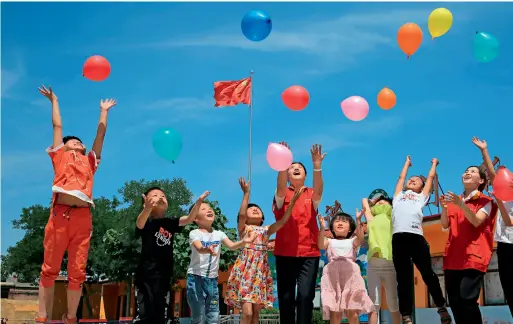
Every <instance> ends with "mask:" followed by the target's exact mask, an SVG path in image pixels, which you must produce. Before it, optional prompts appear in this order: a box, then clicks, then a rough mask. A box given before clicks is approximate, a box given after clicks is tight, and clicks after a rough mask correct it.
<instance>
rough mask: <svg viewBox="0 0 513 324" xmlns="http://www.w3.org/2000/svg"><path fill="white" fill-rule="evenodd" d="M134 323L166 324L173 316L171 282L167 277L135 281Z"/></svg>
mask: <svg viewBox="0 0 513 324" xmlns="http://www.w3.org/2000/svg"><path fill="white" fill-rule="evenodd" d="M135 303H136V311H135V317H134V320H133V321H132V323H134V324H136V323H137V324H168V323H171V320H172V318H173V316H172V313H171V312H172V309H171V305H170V303H171V284H170V280H167V279H146V280H136V281H135Z"/></svg>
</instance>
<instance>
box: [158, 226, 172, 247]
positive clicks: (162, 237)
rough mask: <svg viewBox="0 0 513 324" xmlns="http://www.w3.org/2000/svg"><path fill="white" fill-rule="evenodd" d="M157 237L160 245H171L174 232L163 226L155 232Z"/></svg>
mask: <svg viewBox="0 0 513 324" xmlns="http://www.w3.org/2000/svg"><path fill="white" fill-rule="evenodd" d="M155 237H156V238H157V245H158V246H166V245H171V240H172V237H173V233H171V232H169V231H167V230H165V229H164V228H162V227H161V228H160V230H159V231H158V232H156V233H155Z"/></svg>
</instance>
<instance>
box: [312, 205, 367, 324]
mask: <svg viewBox="0 0 513 324" xmlns="http://www.w3.org/2000/svg"><path fill="white" fill-rule="evenodd" d="M362 214H363V211H362V212H358V210H357V212H356V222H357V223H355V221H354V219H353V218H352V217H351V216H350V215H348V214H346V213H343V212H339V213H337V214H335V216H333V218H332V219H331V221H330V225H329V226H330V231H331V233H332V235H333V237H334V238H333V239H328V238H326V236H325V235H324V232H325V230H326V225H325V221H324V218H323V217H322V216H321V215H319V216H317V217H318V220H319V235H318V238H317V245H318V246H319V249H321V250H324V249H326V250H327V253H328V264H326V265H325V266H324V268H323V270H322V277H321V301H322V311H323V318H324V320H329V321H330V324H339V323H340V322H341V321H342V317H343V315H344V314H345V316H346V317H347V319H348V321H349V323H350V324H358V323H359V322H360V321H359V316H360V315H361V314H370V313H372V312H375V311H376V310H375V307H374V303H373V302H372V300H371V299H370V298H369V295H367V290H366V289H365V282H364V280H363V277H362V275H361V272H360V267H359V266H358V264H356V262H355V260H356V252H357V249H358V247H359V246H360V244H361V242H362V241H363V239H364V232H363V228H362V222H361V217H362ZM375 319H377V318H375ZM369 323H370V324H377V321H376V320H374V321H373V322H371V321H369Z"/></svg>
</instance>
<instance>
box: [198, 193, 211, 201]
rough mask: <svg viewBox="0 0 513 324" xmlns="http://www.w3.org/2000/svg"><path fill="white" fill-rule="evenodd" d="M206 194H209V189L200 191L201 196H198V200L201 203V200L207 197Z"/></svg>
mask: <svg viewBox="0 0 513 324" xmlns="http://www.w3.org/2000/svg"><path fill="white" fill-rule="evenodd" d="M208 195H210V191H208V190H207V191H205V192H204V193H202V194H201V196H199V198H198V202H199V203H202V202H203V201H205V199H207V197H208Z"/></svg>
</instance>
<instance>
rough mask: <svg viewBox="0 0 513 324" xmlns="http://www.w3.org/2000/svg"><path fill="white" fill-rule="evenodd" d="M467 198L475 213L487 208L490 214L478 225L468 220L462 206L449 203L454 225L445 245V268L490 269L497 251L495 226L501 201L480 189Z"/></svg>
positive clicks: (469, 206) (450, 219) (451, 220)
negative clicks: (494, 244) (495, 248)
mask: <svg viewBox="0 0 513 324" xmlns="http://www.w3.org/2000/svg"><path fill="white" fill-rule="evenodd" d="M464 201H465V205H467V207H468V208H470V210H472V211H473V212H474V213H477V212H478V211H479V210H483V211H484V212H485V213H487V214H488V215H487V217H486V219H485V221H484V222H483V223H482V224H481V225H479V226H478V227H475V226H474V225H472V224H471V223H470V222H469V221H468V219H467V218H466V217H465V214H464V213H463V210H462V209H461V208H460V207H459V206H456V205H449V206H448V208H447V216H448V218H449V226H450V227H449V238H448V239H447V243H446V245H445V253H444V264H443V269H444V270H464V269H476V270H479V271H481V272H486V270H487V269H488V265H489V264H490V260H491V258H492V253H493V227H494V225H495V220H496V215H497V205H496V204H495V202H493V200H492V199H491V198H490V197H488V196H486V195H484V194H483V193H481V192H478V191H476V192H474V193H473V194H471V195H470V197H469V198H467V199H465V200H464ZM488 204H490V205H488ZM487 205H488V206H487ZM490 207H491V208H490Z"/></svg>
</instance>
